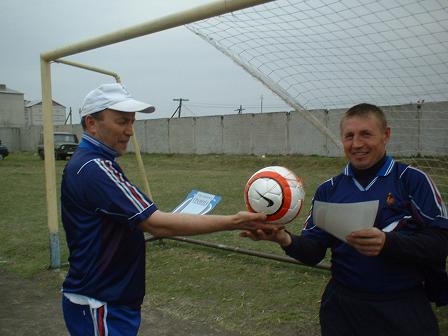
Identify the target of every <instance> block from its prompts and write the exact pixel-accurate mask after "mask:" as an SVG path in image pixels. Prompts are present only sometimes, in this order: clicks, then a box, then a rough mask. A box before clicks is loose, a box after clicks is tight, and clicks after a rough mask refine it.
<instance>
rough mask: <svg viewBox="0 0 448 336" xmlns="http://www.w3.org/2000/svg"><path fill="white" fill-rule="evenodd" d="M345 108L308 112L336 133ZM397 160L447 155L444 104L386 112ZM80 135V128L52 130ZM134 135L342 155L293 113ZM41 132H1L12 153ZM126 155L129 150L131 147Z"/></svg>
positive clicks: (227, 148) (229, 150) (159, 144)
mask: <svg viewBox="0 0 448 336" xmlns="http://www.w3.org/2000/svg"><path fill="white" fill-rule="evenodd" d="M344 111H345V109H341V110H330V111H328V110H315V111H312V113H313V114H314V115H315V116H316V117H317V118H318V119H319V120H320V121H321V122H322V123H323V124H324V125H325V126H326V127H328V128H329V129H330V130H331V131H332V132H333V133H334V134H336V135H338V134H339V120H340V117H341V114H342V113H343V112H344ZM384 111H385V112H386V114H387V117H388V120H389V123H390V125H391V126H392V140H391V143H390V145H389V148H388V151H389V152H390V153H392V154H395V155H397V154H398V155H406V156H415V155H417V154H420V155H439V156H443V155H444V156H446V155H448V132H447V125H448V103H447V102H442V103H425V104H424V105H423V106H422V107H419V106H417V105H416V104H408V105H400V106H389V107H385V108H384ZM55 130H57V131H70V132H74V133H77V134H78V135H79V136H80V135H81V134H82V129H81V126H80V125H65V126H55ZM135 131H136V134H137V139H138V142H139V145H140V150H141V152H143V153H185V154H212V153H214V154H255V155H261V154H285V155H286V154H304V155H321V156H340V155H342V153H341V151H340V150H339V149H338V148H337V147H336V146H335V145H334V144H333V143H332V142H331V141H330V140H329V139H328V138H327V137H326V136H325V135H323V134H322V133H320V132H319V131H318V130H317V129H316V128H314V127H313V126H312V125H311V124H310V123H309V122H308V121H306V120H305V119H304V118H303V117H302V116H301V115H300V114H299V113H297V112H276V113H260V114H238V115H225V116H206V117H186V118H174V119H151V120H138V121H136V123H135ZM41 132H42V127H38V126H35V127H30V128H8V127H0V140H2V142H3V143H4V144H6V145H7V146H8V147H9V148H10V150H11V151H20V150H21V151H35V150H36V148H37V144H38V141H39V136H40V133H41ZM129 149H130V151H133V148H132V145H130V148H129Z"/></svg>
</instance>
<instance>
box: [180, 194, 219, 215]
mask: <svg viewBox="0 0 448 336" xmlns="http://www.w3.org/2000/svg"><path fill="white" fill-rule="evenodd" d="M220 201H221V196H217V195H213V194H208V193H205V192H202V191H197V190H192V191H190V193H189V194H188V195H187V197H186V198H185V199H184V200H183V201H182V203H180V204H179V205H178V206H177V207H176V208H175V209H174V210H173V211H172V213H178V212H181V213H189V214H194V215H205V214H206V213H209V212H210V211H212V210H213V208H214V207H215V206H216V205H217V204H218V203H219V202H220Z"/></svg>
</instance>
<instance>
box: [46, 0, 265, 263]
mask: <svg viewBox="0 0 448 336" xmlns="http://www.w3.org/2000/svg"><path fill="white" fill-rule="evenodd" d="M269 1H272V0H219V1H214V2H211V3H210V4H206V5H203V6H198V7H195V8H193V9H190V10H186V11H181V12H178V13H175V14H172V15H168V16H165V17H162V18H160V19H156V20H152V21H149V22H146V23H142V24H138V25H135V26H132V27H129V28H126V29H122V30H119V31H115V32H112V33H109V34H105V35H102V36H99V37H95V38H92V39H88V40H85V41H81V42H78V43H75V44H72V45H68V46H65V47H61V48H59V49H55V50H52V51H48V52H44V53H42V54H41V55H40V65H41V86H42V112H43V133H44V151H45V152H46V153H50V152H52V151H53V147H54V138H53V130H54V128H53V111H52V94H51V62H52V61H56V60H58V59H61V58H63V57H66V56H70V55H74V54H78V53H81V52H84V51H88V50H93V49H96V48H100V47H104V46H107V45H110V44H114V43H118V42H122V41H126V40H130V39H133V38H136V37H140V36H144V35H148V34H152V33H155V32H159V31H163V30H167V29H170V28H175V27H178V26H182V25H185V24H188V23H192V22H195V21H197V20H202V19H206V18H209V17H212V16H215V15H221V14H225V13H229V12H232V11H237V10H240V9H243V8H248V7H251V6H255V5H258V4H262V3H266V2H269ZM44 165H45V190H46V201H47V222H48V229H49V239H50V268H59V267H60V265H61V261H60V249H59V234H58V232H59V228H58V227H59V219H58V213H57V196H56V195H57V192H56V169H55V160H54V157H53V156H52V155H46V156H45V163H44Z"/></svg>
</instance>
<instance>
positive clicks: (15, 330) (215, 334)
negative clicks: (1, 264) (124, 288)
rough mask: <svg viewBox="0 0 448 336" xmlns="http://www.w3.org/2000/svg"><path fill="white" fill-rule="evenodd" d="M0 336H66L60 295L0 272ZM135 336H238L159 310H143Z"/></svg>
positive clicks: (3, 271)
mask: <svg viewBox="0 0 448 336" xmlns="http://www.w3.org/2000/svg"><path fill="white" fill-rule="evenodd" d="M0 302H1V303H2V304H1V305H0V335H2V336H21V335H45V336H48V335H67V334H68V333H67V331H66V329H65V324H64V319H63V317H62V311H61V295H60V293H58V292H57V291H54V290H51V289H48V288H43V287H42V286H39V285H37V284H35V283H34V282H33V281H32V280H27V279H23V278H20V277H18V276H17V275H15V274H12V273H8V272H6V271H5V270H2V269H0ZM139 335H151V336H192V335H196V336H238V334H235V333H229V332H225V331H221V330H215V329H210V328H209V327H208V326H205V325H202V324H199V323H198V324H195V323H192V322H189V321H188V322H187V321H182V320H175V319H173V318H171V317H169V316H167V315H166V314H164V313H163V312H161V311H160V310H157V309H151V308H147V307H145V309H143V310H142V325H141V327H140V333H139Z"/></svg>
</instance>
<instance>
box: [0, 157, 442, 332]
mask: <svg viewBox="0 0 448 336" xmlns="http://www.w3.org/2000/svg"><path fill="white" fill-rule="evenodd" d="M143 160H144V164H145V168H146V172H147V175H148V180H149V184H150V186H151V192H152V194H153V196H154V201H155V202H156V204H157V205H158V207H159V208H160V209H161V210H164V211H170V210H171V209H173V208H174V207H175V206H176V205H177V204H178V203H179V202H180V201H182V200H183V198H184V197H185V195H186V194H187V193H188V192H189V191H190V190H192V189H199V190H202V191H205V192H210V193H216V194H219V195H221V196H222V201H221V203H220V204H219V205H218V207H217V208H216V211H215V213H217V214H227V213H234V212H236V211H239V210H242V209H244V198H243V192H242V191H243V188H244V185H245V182H246V181H247V179H248V178H249V177H250V176H251V175H252V174H253V173H254V172H255V171H256V170H258V169H260V168H262V167H265V166H269V165H282V166H286V167H288V168H290V169H292V170H293V171H295V172H296V173H297V174H298V175H300V176H301V177H302V178H303V180H304V183H305V189H306V192H307V197H306V203H305V207H304V210H303V211H302V213H301V215H300V218H299V220H297V221H296V222H294V223H293V224H290V225H289V227H288V229H289V230H290V231H292V232H296V233H298V232H300V230H301V226H302V224H301V223H303V221H304V218H305V216H306V212H307V209H308V208H309V202H310V200H311V197H312V194H313V192H314V190H315V189H316V187H317V185H318V184H320V183H321V182H323V181H324V180H326V179H327V178H329V177H331V176H333V175H335V174H337V173H338V172H339V171H340V170H341V168H342V167H343V165H344V163H345V160H344V159H338V158H324V157H316V156H272V157H270V156H268V157H266V158H261V157H256V156H236V155H202V156H195V155H144V156H143ZM119 162H120V165H121V166H122V167H123V168H124V170H125V172H126V173H127V175H128V177H129V178H130V179H131V180H133V181H135V182H136V184H138V185H140V186H141V185H143V184H142V183H141V180H140V176H139V173H138V169H137V164H136V161H135V158H134V156H133V155H126V156H124V157H122V158H120V159H119ZM64 164H65V162H62V161H57V162H56V171H57V175H58V182H57V183H58V185H59V183H60V176H61V173H62V169H63V166H64ZM0 176H1V190H2V192H1V193H0V209H1V213H2V217H1V219H0V237H1V238H0V241H1V244H0V267H2V268H5V269H8V270H9V271H12V272H15V273H17V274H19V275H21V276H22V277H26V278H32V279H34V280H35V281H36V284H40V285H42V286H46V287H49V288H53V289H54V290H55V291H58V290H59V288H60V286H61V282H62V278H63V276H64V273H65V271H66V268H63V269H62V270H60V271H49V270H48V265H49V264H50V256H49V242H48V228H47V222H46V198H45V197H46V196H45V177H44V168H43V162H42V161H40V160H39V159H38V157H37V156H35V155H34V154H31V153H13V154H12V155H11V156H9V157H8V158H7V159H6V160H4V161H0ZM58 192H59V191H58ZM58 199H59V198H58ZM195 238H196V239H202V240H207V241H210V242H214V243H221V244H225V245H229V246H239V247H243V248H246V249H252V250H257V251H262V252H268V253H273V254H278V255H284V254H283V252H282V251H281V250H280V248H279V247H278V246H277V245H275V244H272V243H268V242H253V241H250V240H248V239H243V238H240V237H239V236H238V233H237V232H221V233H215V234H210V235H207V236H201V237H195ZM60 241H61V257H62V261H63V262H64V261H66V258H67V248H66V246H65V238H64V232H63V229H62V227H61V228H60ZM147 252H148V253H147V296H146V299H145V303H144V307H145V306H152V307H156V308H159V309H161V310H163V311H164V312H166V313H167V314H169V315H171V316H174V317H177V318H180V319H186V320H193V321H195V322H199V323H204V324H207V325H209V326H211V327H216V328H220V329H224V330H229V331H240V332H241V333H242V335H245V336H249V335H250V336H254V335H265V336H268V335H281V334H284V335H295V334H297V333H298V331H302V333H304V334H307V335H318V334H319V325H318V311H319V300H320V297H321V294H322V291H323V288H324V286H325V284H326V282H327V281H328V277H329V272H328V271H325V270H319V269H315V268H310V267H305V266H297V265H293V264H288V263H281V262H277V261H272V260H267V259H261V258H256V257H253V256H247V255H242V254H237V253H235V252H228V251H223V250H217V249H211V248H206V247H202V246H197V245H191V244H186V243H182V242H177V241H173V240H168V239H164V240H162V241H156V242H150V243H148V245H147ZM436 313H437V315H438V318H439V322H440V327H441V334H442V335H443V334H448V317H447V315H448V308H447V307H444V308H442V309H437V310H436Z"/></svg>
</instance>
